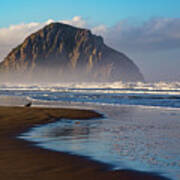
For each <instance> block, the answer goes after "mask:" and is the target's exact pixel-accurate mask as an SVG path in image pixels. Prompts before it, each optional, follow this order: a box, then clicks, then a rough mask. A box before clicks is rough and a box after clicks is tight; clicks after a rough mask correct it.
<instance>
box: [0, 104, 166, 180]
mask: <svg viewBox="0 0 180 180" xmlns="http://www.w3.org/2000/svg"><path fill="white" fill-rule="evenodd" d="M100 116H101V115H99V114H98V113H96V112H93V111H89V110H74V109H53V108H51V109H50V108H22V107H0V180H21V179H22V180H26V179H31V180H34V179H38V180H57V179H60V180H69V179H73V180H76V179H78V180H81V179H82V180H94V179H100V180H106V179H107V180H117V179H131V180H136V179H137V180H140V179H145V180H150V179H153V180H156V179H165V178H162V177H158V176H156V175H153V174H150V173H141V172H135V171H130V170H122V171H108V170H107V166H106V165H104V164H101V163H97V162H96V161H91V160H88V159H85V158H81V157H78V156H73V155H68V154H66V153H59V152H53V151H49V150H45V149H41V148H38V147H35V146H33V145H32V143H30V142H26V141H23V140H20V139H16V136H17V135H19V134H20V133H22V132H24V131H26V130H28V128H31V127H33V126H34V125H37V124H45V123H49V122H53V121H56V119H57V118H58V119H59V118H71V119H77V118H78V119H84V120H85V119H88V118H97V117H100Z"/></svg>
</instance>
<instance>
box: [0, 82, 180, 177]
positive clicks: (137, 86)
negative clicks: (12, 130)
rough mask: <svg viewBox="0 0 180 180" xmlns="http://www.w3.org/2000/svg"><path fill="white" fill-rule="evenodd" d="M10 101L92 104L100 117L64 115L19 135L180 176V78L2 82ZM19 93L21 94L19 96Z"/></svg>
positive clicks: (121, 165)
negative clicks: (166, 80) (70, 116)
mask: <svg viewBox="0 0 180 180" xmlns="http://www.w3.org/2000/svg"><path fill="white" fill-rule="evenodd" d="M0 94H1V97H0V102H2V101H1V99H3V100H4V101H5V99H7V100H8V103H11V102H13V103H15V102H17V101H18V102H19V104H20V101H22V102H21V103H22V104H23V103H24V102H25V99H26V101H27V102H28V101H29V100H31V101H33V104H34V105H37V106H38V105H47V106H56V107H58V106H66V107H70V106H71V107H75V106H76V107H79V108H82V107H83V108H85V107H86V108H90V109H94V110H96V111H98V112H100V113H102V114H104V116H105V117H104V118H101V119H93V120H85V121H83V120H78V119H77V120H65V119H60V120H59V121H57V122H56V123H50V124H47V125H43V126H37V127H34V128H32V129H31V130H30V131H29V132H26V133H24V134H22V135H21V136H19V138H23V139H26V140H29V141H33V142H36V145H38V146H41V147H43V148H47V149H51V150H55V151H60V152H67V153H70V154H75V155H81V156H86V157H89V158H91V159H93V160H97V161H100V162H103V163H107V164H109V165H110V167H111V168H112V169H135V170H141V171H149V172H157V173H159V174H161V175H164V176H166V177H169V178H172V179H180V111H179V110H180V109H179V108H180V83H179V82H173V83H165V82H159V83H140V82H139V83H122V82H114V83H64V84H56V85H31V86H30V85H18V86H17V85H16V86H14V85H7V84H4V85H1V87H0ZM21 98H23V100H21Z"/></svg>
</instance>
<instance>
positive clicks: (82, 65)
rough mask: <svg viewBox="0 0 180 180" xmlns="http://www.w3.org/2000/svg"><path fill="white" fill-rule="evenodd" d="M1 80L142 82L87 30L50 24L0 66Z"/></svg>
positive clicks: (120, 56) (137, 73) (131, 66)
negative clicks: (6, 78)
mask: <svg viewBox="0 0 180 180" xmlns="http://www.w3.org/2000/svg"><path fill="white" fill-rule="evenodd" d="M0 73H1V77H3V78H5V77H8V80H12V79H13V78H16V80H17V79H18V80H19V81H20V80H21V79H22V80H24V81H26V80H30V81H121V80H122V81H143V80H144V78H143V76H142V74H141V73H140V71H139V69H138V67H137V66H136V65H135V64H134V63H133V62H132V61H131V60H130V59H129V58H128V57H127V56H126V55H124V54H123V53H120V52H118V51H116V50H114V49H112V48H110V47H108V46H106V45H105V44H104V42H103V38H102V37H100V36H96V35H93V34H92V33H91V32H90V31H89V30H87V29H80V28H76V27H73V26H70V25H65V24H62V23H52V24H50V25H47V26H45V27H44V28H43V29H41V30H39V31H37V32H36V33H33V34H32V35H30V36H29V37H27V38H26V39H25V40H24V42H23V43H22V44H20V45H19V46H17V47H16V48H14V49H13V50H12V51H11V52H10V53H9V54H8V56H7V57H6V58H5V59H4V61H3V62H1V63H0Z"/></svg>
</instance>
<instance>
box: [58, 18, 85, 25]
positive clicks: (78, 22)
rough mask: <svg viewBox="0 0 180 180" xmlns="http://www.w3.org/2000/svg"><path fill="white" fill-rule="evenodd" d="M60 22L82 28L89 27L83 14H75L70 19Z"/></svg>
mask: <svg viewBox="0 0 180 180" xmlns="http://www.w3.org/2000/svg"><path fill="white" fill-rule="evenodd" d="M60 22H62V23H64V24H69V25H72V26H77V27H80V28H84V27H87V26H88V25H87V22H86V21H85V20H84V19H83V18H82V17H81V16H75V17H73V18H72V19H70V20H61V21H60Z"/></svg>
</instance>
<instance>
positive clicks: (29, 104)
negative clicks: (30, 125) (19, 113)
mask: <svg viewBox="0 0 180 180" xmlns="http://www.w3.org/2000/svg"><path fill="white" fill-rule="evenodd" d="M31 105H32V102H29V103H27V104H25V105H24V107H31Z"/></svg>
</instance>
